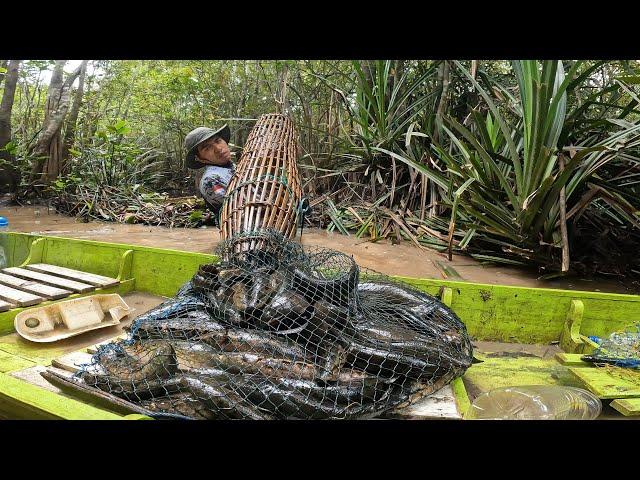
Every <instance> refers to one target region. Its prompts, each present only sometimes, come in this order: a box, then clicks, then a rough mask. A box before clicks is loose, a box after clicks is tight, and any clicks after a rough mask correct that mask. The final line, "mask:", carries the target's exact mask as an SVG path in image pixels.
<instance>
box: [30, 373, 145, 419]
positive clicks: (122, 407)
mask: <svg viewBox="0 0 640 480" xmlns="http://www.w3.org/2000/svg"><path fill="white" fill-rule="evenodd" d="M41 375H42V376H43V377H44V378H45V379H46V380H47V381H48V382H50V383H52V384H53V385H55V386H56V387H58V388H59V389H60V390H62V391H64V392H65V393H66V394H67V395H72V396H74V397H76V398H78V400H80V401H81V402H82V403H83V404H84V405H89V404H91V405H95V406H96V407H98V408H105V409H108V410H111V411H113V412H116V413H118V414H120V415H130V414H132V413H136V414H139V415H145V417H144V418H151V417H149V415H153V412H151V411H150V410H147V409H145V408H142V407H140V406H138V405H136V404H135V403H132V402H128V401H126V400H123V399H122V398H119V397H116V396H115V395H113V394H111V393H108V392H104V391H102V390H98V389H97V388H93V387H90V386H88V385H87V384H85V383H84V382H79V381H78V380H77V379H73V378H72V374H70V373H68V372H65V371H64V370H60V369H57V368H48V369H47V370H45V371H44V372H42V373H41ZM127 418H132V419H139V418H141V417H139V416H135V417H127Z"/></svg>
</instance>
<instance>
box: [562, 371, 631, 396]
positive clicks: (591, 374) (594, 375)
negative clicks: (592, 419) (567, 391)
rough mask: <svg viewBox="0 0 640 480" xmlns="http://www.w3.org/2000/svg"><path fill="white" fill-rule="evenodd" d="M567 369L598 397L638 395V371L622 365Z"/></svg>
mask: <svg viewBox="0 0 640 480" xmlns="http://www.w3.org/2000/svg"><path fill="white" fill-rule="evenodd" d="M569 371H570V372H571V373H572V374H573V375H575V376H576V377H577V378H578V379H580V381H582V382H583V383H584V384H585V385H586V386H587V388H588V389H589V390H591V391H592V392H593V393H595V394H596V395H597V396H598V397H599V398H602V399H610V398H631V397H640V372H635V371H632V370H631V369H629V368H622V367H609V368H583V367H570V368H569Z"/></svg>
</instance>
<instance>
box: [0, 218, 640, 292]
mask: <svg viewBox="0 0 640 480" xmlns="http://www.w3.org/2000/svg"><path fill="white" fill-rule="evenodd" d="M0 215H1V216H4V217H7V219H8V220H9V230H10V231H16V232H26V233H34V234H41V235H53V236H58V237H70V238H78V239H86V240H98V241H102V242H115V243H128V244H134V245H145V246H149V247H158V248H173V249H177V250H187V251H192V252H202V253H211V252H212V251H213V249H214V247H215V245H216V244H217V243H218V242H219V241H220V235H219V230H218V229H217V228H214V227H206V228H166V227H153V226H147V225H128V224H115V223H107V222H98V221H91V222H88V223H82V222H79V221H77V220H76V219H75V218H72V217H67V216H63V215H59V214H57V213H55V212H54V210H53V209H49V208H47V206H39V207H6V206H5V207H2V208H0ZM302 243H303V244H306V245H320V246H323V247H328V248H333V249H336V250H339V251H341V252H344V253H346V254H348V255H353V257H354V258H355V260H356V262H358V264H359V265H361V266H363V267H368V268H371V269H374V270H377V271H380V272H382V273H386V274H389V275H405V276H410V277H422V278H447V277H448V278H450V279H452V280H460V278H457V277H456V275H455V274H456V273H457V274H458V275H459V277H461V279H462V280H466V281H470V282H478V283H489V284H501V285H516V286H523V287H538V288H560V289H568V290H592V291H601V292H611V293H639V292H638V291H639V290H640V288H639V286H638V285H637V284H636V285H633V284H632V283H631V282H624V281H623V280H619V279H596V280H593V279H579V278H562V279H555V280H549V281H541V280H538V279H537V277H538V274H537V273H536V272H535V271H527V270H524V269H520V268H517V267H511V266H496V265H492V266H488V265H482V264H480V262H478V261H476V260H474V259H472V258H470V257H464V256H459V255H454V257H453V261H451V262H449V261H448V260H447V257H446V255H445V254H441V253H438V252H436V251H433V250H426V249H424V250H419V249H418V248H416V247H415V246H414V245H413V244H411V243H409V242H406V243H403V244H400V245H392V244H391V242H387V241H380V242H377V243H372V242H368V241H366V240H363V239H357V238H355V236H349V237H347V236H344V235H340V234H338V233H328V232H326V231H324V230H317V229H309V230H308V229H305V230H304V232H303V235H302ZM443 267H449V268H453V272H452V271H449V272H445V268H443Z"/></svg>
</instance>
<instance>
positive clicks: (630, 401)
mask: <svg viewBox="0 0 640 480" xmlns="http://www.w3.org/2000/svg"><path fill="white" fill-rule="evenodd" d="M610 405H611V407H612V408H615V409H616V410H617V411H619V412H620V413H621V414H623V415H624V416H625V417H637V416H640V398H624V399H623V398H619V399H617V400H614V401H613V402H611V403H610Z"/></svg>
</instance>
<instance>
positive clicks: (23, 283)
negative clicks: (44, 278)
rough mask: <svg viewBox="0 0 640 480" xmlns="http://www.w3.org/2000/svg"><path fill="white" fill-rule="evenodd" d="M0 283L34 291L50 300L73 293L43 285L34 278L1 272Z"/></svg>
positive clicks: (26, 290)
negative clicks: (29, 278) (26, 278)
mask: <svg viewBox="0 0 640 480" xmlns="http://www.w3.org/2000/svg"><path fill="white" fill-rule="evenodd" d="M0 284H4V285H7V286H9V287H12V288H16V289H18V290H24V291H25V292H27V293H33V294H34V295H39V296H41V297H43V298H47V299H50V300H57V299H59V298H64V297H68V296H69V295H71V294H72V293H73V292H71V291H70V290H63V289H61V288H57V287H52V286H51V285H43V284H42V283H36V282H34V281H32V280H25V279H24V278H18V277H14V276H11V275H7V274H5V273H0Z"/></svg>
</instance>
